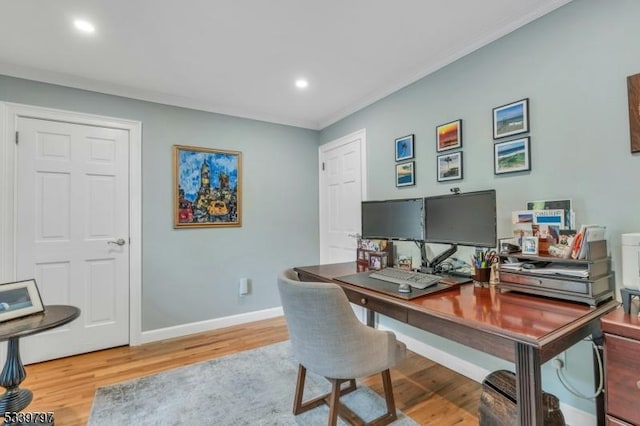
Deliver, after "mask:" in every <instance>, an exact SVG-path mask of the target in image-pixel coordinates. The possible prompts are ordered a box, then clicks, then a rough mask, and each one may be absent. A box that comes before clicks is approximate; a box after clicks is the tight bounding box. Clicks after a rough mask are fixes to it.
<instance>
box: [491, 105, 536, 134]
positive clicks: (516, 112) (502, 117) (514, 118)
mask: <svg viewBox="0 0 640 426" xmlns="http://www.w3.org/2000/svg"><path fill="white" fill-rule="evenodd" d="M528 131H529V98H526V99H521V100H519V101H516V102H512V103H510V104H507V105H502V106H499V107H497V108H494V109H493V139H500V138H504V137H507V136H513V135H518V134H520V133H527V132H528Z"/></svg>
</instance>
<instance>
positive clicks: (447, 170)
mask: <svg viewBox="0 0 640 426" xmlns="http://www.w3.org/2000/svg"><path fill="white" fill-rule="evenodd" d="M436 169H437V171H438V182H443V181H447V180H457V179H462V151H458V152H452V153H450V154H442V155H438V156H437V164H436Z"/></svg>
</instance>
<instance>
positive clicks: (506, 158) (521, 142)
mask: <svg viewBox="0 0 640 426" xmlns="http://www.w3.org/2000/svg"><path fill="white" fill-rule="evenodd" d="M530 140H531V138H530V137H526V138H521V139H515V140H511V141H505V142H498V143H496V144H494V146H493V150H494V156H493V168H494V170H493V172H494V174H496V175H500V174H504V173H513V172H522V171H525V170H531V156H530V150H531V148H530Z"/></svg>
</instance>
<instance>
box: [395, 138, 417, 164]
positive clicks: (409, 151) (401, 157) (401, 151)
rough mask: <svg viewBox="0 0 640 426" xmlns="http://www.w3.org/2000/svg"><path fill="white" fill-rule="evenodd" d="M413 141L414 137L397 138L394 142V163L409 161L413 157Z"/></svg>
mask: <svg viewBox="0 0 640 426" xmlns="http://www.w3.org/2000/svg"><path fill="white" fill-rule="evenodd" d="M414 141H415V137H414V135H407V136H402V137H401V138H397V139H396V140H395V147H396V161H405V160H411V159H412V158H413V157H414V156H415V154H414V148H415V143H414Z"/></svg>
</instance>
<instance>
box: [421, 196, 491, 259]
mask: <svg viewBox="0 0 640 426" xmlns="http://www.w3.org/2000/svg"><path fill="white" fill-rule="evenodd" d="M424 210H425V242H427V243H441V244H451V247H450V248H449V249H447V250H445V251H443V252H442V253H440V254H438V255H437V256H435V257H434V258H433V259H431V260H430V261H429V262H427V263H428V270H429V271H437V270H438V265H440V264H441V263H442V262H443V261H444V260H445V259H447V258H448V257H449V256H451V255H452V254H454V253H455V252H456V250H457V249H458V245H461V246H472V247H488V248H493V247H495V246H496V244H497V239H498V237H497V220H496V191H495V190H488V191H477V192H467V193H455V194H448V195H440V196H434V197H427V198H425V200H424Z"/></svg>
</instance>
